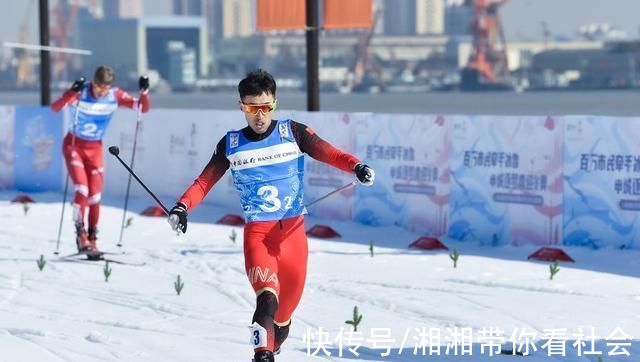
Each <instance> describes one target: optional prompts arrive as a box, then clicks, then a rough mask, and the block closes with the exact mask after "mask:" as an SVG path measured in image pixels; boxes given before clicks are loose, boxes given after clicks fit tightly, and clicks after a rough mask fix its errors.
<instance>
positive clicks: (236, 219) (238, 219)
mask: <svg viewBox="0 0 640 362" xmlns="http://www.w3.org/2000/svg"><path fill="white" fill-rule="evenodd" d="M216 224H222V225H233V226H238V225H244V218H242V216H240V215H236V214H226V215H225V216H223V217H221V218H220V220H218V221H216Z"/></svg>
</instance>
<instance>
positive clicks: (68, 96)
mask: <svg viewBox="0 0 640 362" xmlns="http://www.w3.org/2000/svg"><path fill="white" fill-rule="evenodd" d="M79 96H80V93H78V92H75V91H73V90H71V89H69V90H67V91H65V92H64V93H63V94H62V96H60V98H58V99H56V100H55V102H53V103H51V110H52V111H54V112H60V111H61V110H62V109H63V108H64V107H66V106H67V105H68V104H69V103H71V102H73V101H74V100H76V99H78V97H79Z"/></svg>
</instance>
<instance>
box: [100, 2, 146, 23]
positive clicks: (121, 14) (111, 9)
mask: <svg viewBox="0 0 640 362" xmlns="http://www.w3.org/2000/svg"><path fill="white" fill-rule="evenodd" d="M102 4H103V8H104V17H105V18H107V19H121V18H141V17H142V15H143V14H144V10H143V9H144V6H143V5H144V4H143V0H105V1H103V2H102Z"/></svg>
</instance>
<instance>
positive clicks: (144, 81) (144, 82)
mask: <svg viewBox="0 0 640 362" xmlns="http://www.w3.org/2000/svg"><path fill="white" fill-rule="evenodd" d="M138 87H139V88H140V91H141V92H146V91H147V89H149V77H148V76H146V75H141V76H140V79H138Z"/></svg>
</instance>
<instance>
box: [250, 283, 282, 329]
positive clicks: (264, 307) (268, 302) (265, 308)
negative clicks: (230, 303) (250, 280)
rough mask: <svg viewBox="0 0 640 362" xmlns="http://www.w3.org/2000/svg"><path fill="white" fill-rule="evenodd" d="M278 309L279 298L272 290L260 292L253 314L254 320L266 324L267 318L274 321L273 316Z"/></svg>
mask: <svg viewBox="0 0 640 362" xmlns="http://www.w3.org/2000/svg"><path fill="white" fill-rule="evenodd" d="M277 309H278V298H277V297H276V296H275V294H273V293H272V292H270V291H265V292H263V293H262V294H260V295H259V296H258V298H257V302H256V312H255V314H254V315H253V321H254V322H258V323H260V324H261V325H263V326H264V324H263V322H267V321H266V320H265V319H270V320H271V321H273V316H274V315H275V314H276V310H277Z"/></svg>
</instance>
